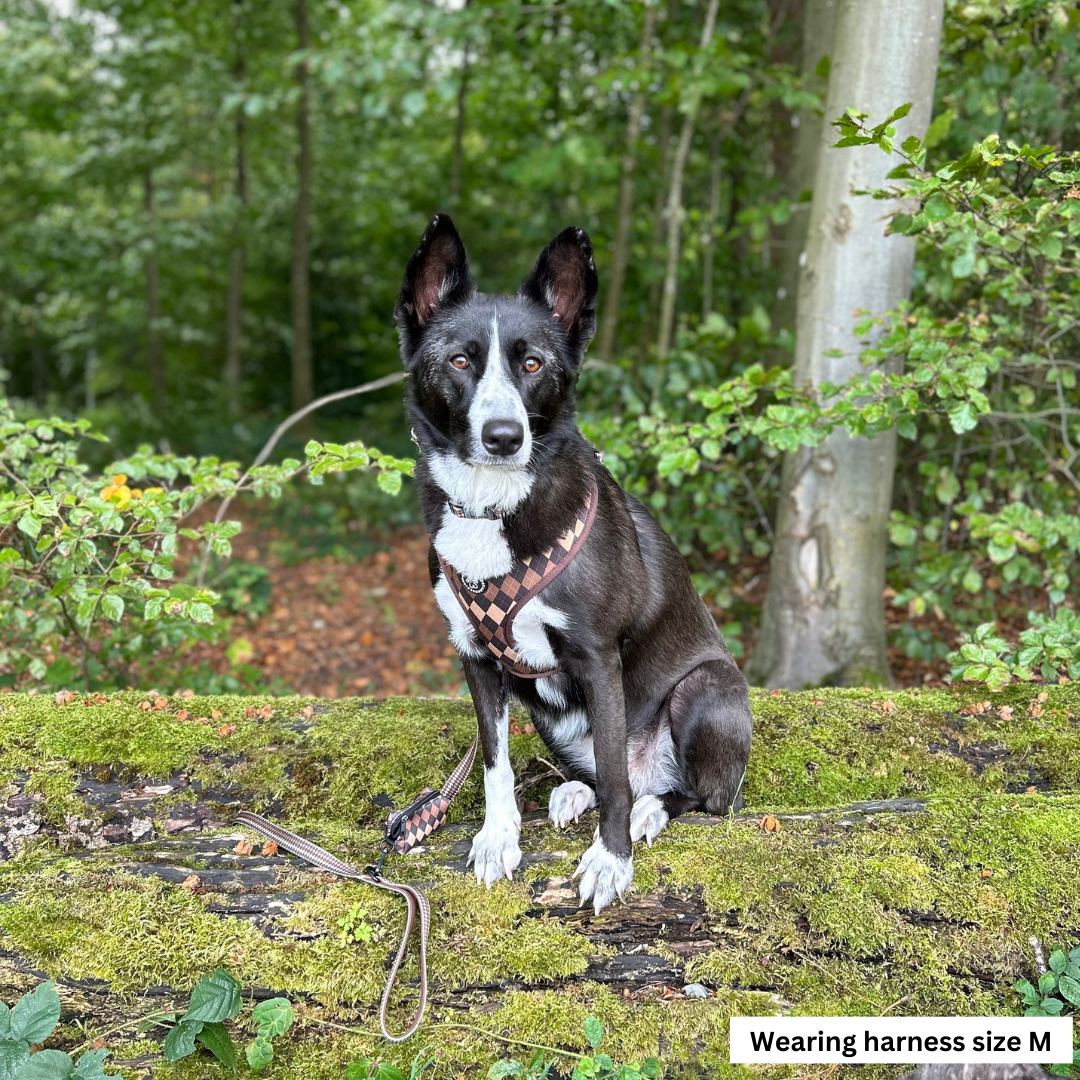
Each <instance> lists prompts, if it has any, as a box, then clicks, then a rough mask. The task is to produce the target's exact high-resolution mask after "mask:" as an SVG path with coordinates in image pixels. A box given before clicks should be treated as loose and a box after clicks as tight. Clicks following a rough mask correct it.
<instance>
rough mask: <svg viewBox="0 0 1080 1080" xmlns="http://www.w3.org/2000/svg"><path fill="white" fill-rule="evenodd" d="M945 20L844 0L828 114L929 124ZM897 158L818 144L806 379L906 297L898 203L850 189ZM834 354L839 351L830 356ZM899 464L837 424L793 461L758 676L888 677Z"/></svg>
mask: <svg viewBox="0 0 1080 1080" xmlns="http://www.w3.org/2000/svg"><path fill="white" fill-rule="evenodd" d="M941 22H942V3H941V0H918V2H913V3H911V4H904V5H890V4H887V3H885V2H884V0H841V3H840V6H839V8H838V11H837V24H836V41H835V48H834V53H833V55H834V60H833V65H832V71H831V74H830V79H829V92H828V95H827V98H826V105H825V113H826V116H827V117H829V118H834V117H836V116H839V115H840V114H841V113H843V112H844V110H845V109H849V108H854V109H858V110H859V111H861V112H866V113H869V114H870V116H871V117H876V118H878V119H879V120H880V119H882V118H884V117H885V116H886V115H888V113H889V112H890V111H891V110H892V109H894V108H895V107H896V106H898V105H901V104H903V103H905V102H912V103H913V108H912V110H911V112H910V113H909V114H908V116H907V117H906V118H904V119H903V120H902V121H901V122H900V123H899V124H898V132H897V140H898V142H899V141H900V140H902V139H904V138H905V137H906V136H907V135H909V134H913V133H914V134H918V135H922V134H924V133H925V131H926V128H927V126H928V124H929V121H930V111H931V108H932V104H933V98H934V80H935V76H936V71H937V55H938V41H939V38H940V34H941ZM831 130H832V129H831V128H830V129H829V131H830V133H831ZM823 137H827V136H826V135H825V132H824V131H823ZM830 141H831V139H830ZM893 164H894V162H893V160H891V159H890V157H888V156H886V155H885V154H883V153H882V152H881V151H880V150H879V149H877V148H876V147H859V148H855V149H847V148H845V149H840V150H838V149H833V148H831V147H827V148H826V147H823V148H822V149H821V151H820V161H819V164H818V169H817V174H816V177H815V183H814V198H813V202H812V208H811V212H810V225H809V236H808V239H807V245H806V258H805V260H803V262H804V265H803V266H802V273H801V277H800V280H799V300H798V320H797V330H796V346H795V373H796V382H797V383H798V384H800V385H807V384H809V385H817V384H819V383H821V382H825V381H829V382H835V383H843V382H845V381H847V380H848V379H849V378H851V377H852V376H853V375H855V374H857V373H859V372H860V371H862V370H864V369H863V368H862V365H861V364H860V362H859V353H860V344H859V342H858V341H857V340H856V339H855V337H854V335H853V328H854V325H855V323H856V322H857V321H858V316H856V315H855V312H856V311H859V310H863V309H865V310H867V311H869V312H871V313H872V314H874V315H881V314H884V313H885V312H887V311H889V310H890V309H892V308H895V307H896V305H897V303H899V302H900V301H901V300H903V299H906V298H907V297H908V296H909V295H910V293H911V272H912V266H913V263H914V258H915V243H914V240H912V239H911V238H908V237H901V236H885V234H884V227H885V217H886V215H887V214H888V213H889V212H890V211H891V210H892V209H894V207H892V206H891V205H890V204H889V203H882V202H879V201H876V200H873V199H870V198H867V197H862V196H854V195H852V194H851V193H852V191H853V190H858V189H865V188H876V187H882V186H885V183H886V181H885V175H886V173H887V172H888V171H889V169H890V168H892V167H893ZM833 350H836V351H839V353H840V354H841V355H838V356H830V355H829V353H830V351H833ZM895 468H896V434H895V432H891V433H889V434H886V435H880V436H878V437H877V438H876V439H873V440H867V439H853V438H851V437H850V436H848V435H847V434H846V433H844V432H842V431H840V432H834V433H833V434H832V435H831V436H830V437H829V438H828V439H826V440H825V442H823V443H822V444H821V445H820V446H818V447H816V448H813V449H809V448H805V447H804V448H802V449H800V450H798V451H797V452H795V453H792V454H789V455H788V456H787V457H786V459H785V461H784V470H783V478H782V484H781V494H780V501H779V509H778V513H777V524H776V540H775V545H774V548H773V555H772V562H771V574H770V579H769V590H768V594H767V596H766V600H765V610H764V612H763V615H762V625H761V632H760V634H759V637H758V644H757V648H756V650H755V653H754V656H753V658H752V662H751V664H750V665H749V667H750V673H751V675H752V677H753V678H754V680H755V681H756V682H759V683H762V684H764V685H766V686H782V687H794V688H798V687H805V686H819V685H828V684H839V685H859V686H861V685H881V684H884V683H887V682H888V679H889V673H888V666H887V662H886V654H885V622H884V608H883V601H882V590H883V589H884V585H885V551H886V544H887V540H888V518H889V508H890V504H891V500H892V483H893V473H894V471H895Z"/></svg>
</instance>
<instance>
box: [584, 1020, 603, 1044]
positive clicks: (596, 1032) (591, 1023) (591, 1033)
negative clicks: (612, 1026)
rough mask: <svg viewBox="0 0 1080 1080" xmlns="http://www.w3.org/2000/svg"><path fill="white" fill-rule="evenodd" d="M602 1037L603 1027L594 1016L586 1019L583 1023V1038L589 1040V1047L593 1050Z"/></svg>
mask: <svg viewBox="0 0 1080 1080" xmlns="http://www.w3.org/2000/svg"><path fill="white" fill-rule="evenodd" d="M603 1037H604V1025H603V1024H601V1023H600V1021H599V1020H597V1019H596V1017H595V1016H590V1017H588V1018H587V1019H586V1021H585V1038H586V1039H588V1040H589V1045H590V1046H591V1047H592V1048H593V1049H594V1050H595V1049H596V1048H597V1047H598V1046H599V1045H600V1040H601V1039H603Z"/></svg>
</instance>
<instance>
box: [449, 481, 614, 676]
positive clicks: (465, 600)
mask: <svg viewBox="0 0 1080 1080" xmlns="http://www.w3.org/2000/svg"><path fill="white" fill-rule="evenodd" d="M589 482H590V489H589V494H588V495H587V496H586V499H585V505H584V506H583V507H582V508H581V509H580V510H579V511H578V514H577V517H576V518H575V520H574V524H573V525H571V526H570V528H569V529H567V530H566V532H564V533H563V534H562V535H561V536H560V537H559V538H558V539H557V540H556V541H555V543H554V544H552V545H551V547H549V548H548V549H547V550H546V551H541V552H540V554H539V555H530V556H529V557H528V558H525V559H520V560H518V561H517V562H516V563H514V565H513V566H512V567H511V568H510V572H509V573H508V574H506V576H505V577H503V578H501V579H494V578H492V579H491V580H489V581H486V582H470V583H469V584H466V581H465V579H464V578H463V576H462V575H461V574H460V573H458V571H457V570H455V569H454V568H453V567H452V566H451V565H450V564H449V563H448V562H447V561H446V560H445V559H444V558H443V557H442V556H441V555H439V563H440V565H441V566H442V570H443V574H444V575H445V577H446V580H447V582H449V584H450V590H451V592H453V594H454V596H456V597H457V601H458V603H459V604H460V605H461V607H462V610H463V611H464V612H465V614H466V615H467V616H468V617H469V622H470V623H471V624H472V627H473V629H474V630H475V631H476V633H477V636H478V637H479V638H480V640H481V641H482V642H483V644H484V645H486V646H487V648H488V650H489V652H491V654H492V655H493V656H494V657H495V659H496V660H498V661H499V663H500V664H501V665H502V666H503V668H504V669H505V670H506V671H507V672H509V673H510V674H511V675H516V676H518V678H521V679H543V678H545V677H546V676H548V675H557V674H558V671H559V669H558V668H550V669H548V670H546V671H535V670H533V669H532V668H530V667H529V665H528V664H526V663H525V662H524V661H523V660H522V659H521V657H520V656H519V655H518V651H517V647H516V645H515V644H514V633H513V631H514V620H515V619H516V618H517V616H518V615H520V614H521V609H522V608H523V607H524V606H525V605H526V604H527V603H528V602H529V601H530V600H531V599H532V598H533V597H534V596H536V595H537V594H538V593H539V592H540V591H541V590H543V589H545V588H547V586H548V585H550V584H551V583H552V581H554V580H555V578H556V577H558V576H559V574H561V573H562V572H563V570H565V569H566V568H567V567H568V566H569V565H570V563H571V561H572V560H573V558H574V556H575V555H576V554H577V553H578V552H579V551H580V550H581V546H582V545H583V544H584V543H585V540H586V539H587V537H588V535H589V530H590V529H591V528H592V524H593V520H594V519H595V517H596V503H597V488H596V479H595V478H594V477H593V476H590V477H589ZM473 585H475V586H479V587H477V588H473V587H471V586H473Z"/></svg>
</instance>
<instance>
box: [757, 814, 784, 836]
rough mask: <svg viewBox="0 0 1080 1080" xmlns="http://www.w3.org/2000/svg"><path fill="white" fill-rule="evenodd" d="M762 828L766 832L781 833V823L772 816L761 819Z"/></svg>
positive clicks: (768, 815)
mask: <svg viewBox="0 0 1080 1080" xmlns="http://www.w3.org/2000/svg"><path fill="white" fill-rule="evenodd" d="M761 827H762V828H763V829H764V830H765V831H766V832H779V831H780V822H779V821H778V820H777V819H776V818H774V817H773V816H772V814H766V815H765V816H764V817H763V818H762V819H761Z"/></svg>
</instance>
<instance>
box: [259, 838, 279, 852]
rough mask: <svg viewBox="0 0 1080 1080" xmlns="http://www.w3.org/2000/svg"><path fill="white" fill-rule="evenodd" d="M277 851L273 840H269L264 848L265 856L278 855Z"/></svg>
mask: <svg viewBox="0 0 1080 1080" xmlns="http://www.w3.org/2000/svg"><path fill="white" fill-rule="evenodd" d="M277 850H278V848H277V844H276V843H274V841H273V840H267V841H266V843H265V844H263V846H262V853H263V854H264V855H276V854H277Z"/></svg>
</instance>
